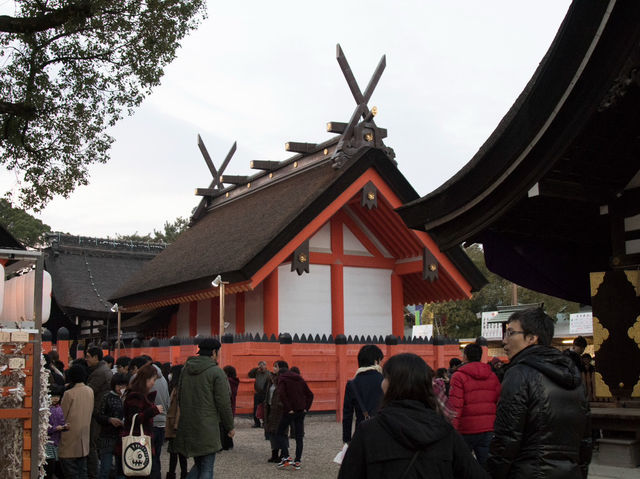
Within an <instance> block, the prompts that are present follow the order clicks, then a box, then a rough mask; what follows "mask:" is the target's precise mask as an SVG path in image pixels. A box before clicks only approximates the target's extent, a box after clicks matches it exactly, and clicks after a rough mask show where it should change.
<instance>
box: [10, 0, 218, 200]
mask: <svg viewBox="0 0 640 479" xmlns="http://www.w3.org/2000/svg"><path fill="white" fill-rule="evenodd" d="M13 3H14V8H15V15H14V16H7V15H0V64H1V65H2V68H1V69H0V165H2V166H3V167H4V168H6V169H8V170H12V171H15V172H16V173H17V175H18V177H19V178H21V181H20V190H19V198H18V200H19V201H20V202H21V205H22V206H24V207H26V208H35V209H40V208H42V207H44V205H45V204H46V203H47V202H48V201H49V200H50V199H51V198H52V197H53V196H54V195H57V194H59V195H62V196H65V197H67V196H68V195H69V194H70V193H71V192H72V191H73V190H74V189H75V188H76V186H78V185H83V184H87V183H88V174H87V167H88V165H89V164H91V163H94V162H97V163H104V162H106V161H107V160H108V152H109V148H110V146H111V143H112V142H113V138H111V137H110V136H109V135H108V134H107V133H106V129H107V128H108V127H110V126H112V125H114V124H115V123H116V121H117V120H119V119H120V118H121V117H122V116H123V115H124V114H125V113H126V114H131V113H132V112H133V109H134V108H135V107H137V106H139V105H140V103H141V102H142V100H143V99H144V98H145V96H147V95H148V94H149V93H150V91H151V89H152V88H153V87H155V86H157V85H159V83H160V79H161V78H162V75H163V73H164V67H165V66H166V65H167V64H169V63H170V62H171V61H172V60H173V59H174V58H175V56H176V50H177V48H178V47H179V46H180V41H181V40H182V39H183V38H184V37H185V35H187V34H188V33H189V32H190V31H191V30H193V29H194V28H196V27H197V26H198V24H199V22H200V21H201V20H202V19H203V18H204V16H205V15H206V2H205V0H118V1H111V0H21V1H15V2H13ZM5 8H6V2H5Z"/></svg>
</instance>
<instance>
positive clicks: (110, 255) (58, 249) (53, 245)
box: [45, 233, 165, 319]
mask: <svg viewBox="0 0 640 479" xmlns="http://www.w3.org/2000/svg"><path fill="white" fill-rule="evenodd" d="M48 240H49V246H48V247H47V248H46V249H45V269H46V270H47V271H48V272H49V273H50V274H51V278H52V286H53V297H54V299H55V301H56V303H57V305H58V306H59V307H60V309H61V310H62V311H63V312H64V313H65V314H66V315H67V316H69V317H74V316H82V317H85V318H89V317H93V318H96V319H103V318H104V317H106V316H107V315H109V314H113V313H111V307H112V306H113V304H112V303H111V302H110V301H109V300H108V298H109V297H110V296H111V295H112V294H113V292H114V291H115V290H116V289H118V288H119V287H120V286H121V285H122V284H123V283H124V282H125V281H126V280H127V279H128V278H129V277H130V276H131V275H133V274H134V273H136V272H137V271H139V270H140V269H141V268H142V266H143V265H144V264H145V263H147V262H148V261H150V260H151V259H152V258H153V257H154V256H155V255H157V254H158V252H159V251H161V250H162V249H164V246H165V245H163V244H157V243H138V242H130V241H124V240H113V239H101V238H87V237H81V236H72V235H64V234H59V233H53V234H51V235H49V238H48Z"/></svg>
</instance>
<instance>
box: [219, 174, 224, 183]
mask: <svg viewBox="0 0 640 479" xmlns="http://www.w3.org/2000/svg"><path fill="white" fill-rule="evenodd" d="M222 183H224V176H223V175H220V184H222Z"/></svg>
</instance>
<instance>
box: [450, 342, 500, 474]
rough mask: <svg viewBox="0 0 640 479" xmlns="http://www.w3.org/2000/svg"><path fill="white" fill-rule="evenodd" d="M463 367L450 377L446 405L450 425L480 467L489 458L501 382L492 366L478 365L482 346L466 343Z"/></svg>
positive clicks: (480, 363)
mask: <svg viewBox="0 0 640 479" xmlns="http://www.w3.org/2000/svg"><path fill="white" fill-rule="evenodd" d="M463 357H464V364H463V365H462V366H460V367H459V368H458V369H457V370H456V372H455V373H454V374H453V376H452V377H451V381H450V387H449V400H448V401H447V406H448V407H449V409H451V411H452V412H453V413H454V414H455V417H454V418H453V421H452V424H453V427H454V428H455V429H456V431H458V432H459V433H460V434H461V435H462V438H463V439H464V440H465V442H466V443H467V445H468V446H469V448H471V449H472V450H473V451H474V452H475V454H476V458H477V459H478V462H479V463H480V464H482V465H484V463H485V462H486V460H487V457H488V455H489V444H490V443H491V439H492V437H493V423H494V422H495V419H496V404H497V402H498V398H499V397H500V381H498V377H497V376H496V375H495V374H494V372H493V371H492V370H491V366H489V365H488V364H484V363H482V362H480V359H481V358H482V347H481V346H479V345H477V344H469V345H467V347H465V349H464V356H463Z"/></svg>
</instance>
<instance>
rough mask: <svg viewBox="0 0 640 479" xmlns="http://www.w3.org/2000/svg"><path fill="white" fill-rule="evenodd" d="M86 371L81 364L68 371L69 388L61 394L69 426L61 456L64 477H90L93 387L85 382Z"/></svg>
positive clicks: (67, 478) (76, 478) (61, 448)
mask: <svg viewBox="0 0 640 479" xmlns="http://www.w3.org/2000/svg"><path fill="white" fill-rule="evenodd" d="M86 380H87V374H86V372H85V370H84V368H83V367H82V366H71V368H70V369H69V370H68V371H67V382H68V383H70V386H71V387H70V389H68V390H67V391H66V392H65V393H64V396H63V397H62V411H63V413H64V417H65V419H66V421H67V424H68V425H69V429H68V430H66V431H63V432H62V437H61V438H60V444H59V445H58V457H59V458H60V464H61V466H62V471H63V472H64V477H65V479H86V478H87V456H88V455H89V443H90V434H89V433H90V430H91V416H92V413H93V390H92V389H91V388H90V387H89V386H87V385H86V384H85V381H86Z"/></svg>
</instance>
